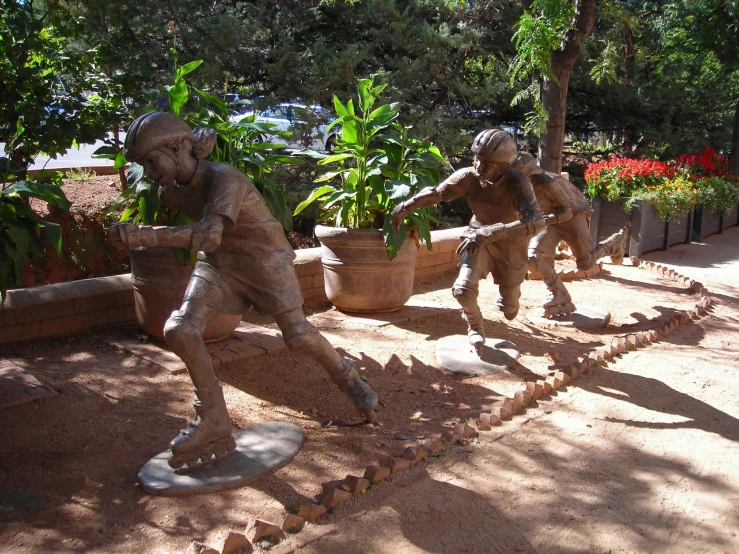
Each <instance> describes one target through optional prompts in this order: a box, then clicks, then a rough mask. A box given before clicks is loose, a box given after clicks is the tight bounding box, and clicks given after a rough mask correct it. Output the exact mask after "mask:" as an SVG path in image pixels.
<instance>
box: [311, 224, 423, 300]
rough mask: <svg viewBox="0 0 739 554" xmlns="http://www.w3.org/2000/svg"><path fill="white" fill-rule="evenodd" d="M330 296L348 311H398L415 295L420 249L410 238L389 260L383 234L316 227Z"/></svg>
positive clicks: (341, 228) (327, 290)
mask: <svg viewBox="0 0 739 554" xmlns="http://www.w3.org/2000/svg"><path fill="white" fill-rule="evenodd" d="M316 237H317V238H318V240H320V241H321V261H322V263H323V279H324V284H325V287H326V296H328V299H329V300H330V301H331V303H332V304H333V305H334V306H336V308H338V309H339V310H341V311H344V312H358V313H381V312H397V311H398V310H399V309H400V308H402V307H403V305H404V304H405V303H406V302H407V301H408V299H409V298H410V297H411V294H412V293H413V276H414V273H415V269H416V257H417V255H418V248H417V247H416V245H415V242H414V241H413V240H412V239H411V238H410V233H408V234H407V235H406V239H405V242H404V243H403V247H402V248H401V249H400V252H399V253H398V255H397V256H396V257H395V258H393V259H392V260H388V257H387V251H386V250H385V241H384V239H383V236H382V232H381V231H379V230H376V229H345V228H343V227H325V226H323V225H318V226H316Z"/></svg>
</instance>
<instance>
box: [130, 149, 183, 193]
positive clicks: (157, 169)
mask: <svg viewBox="0 0 739 554" xmlns="http://www.w3.org/2000/svg"><path fill="white" fill-rule="evenodd" d="M178 154H179V152H173V151H172V150H171V149H169V148H167V147H166V146H162V147H161V148H157V149H156V150H152V151H151V152H149V154H147V155H146V156H145V157H144V158H143V159H142V160H141V161H140V162H139V163H140V164H141V165H142V166H144V175H146V176H147V177H148V178H149V179H150V180H152V181H154V182H155V183H156V184H158V185H168V184H170V183H171V182H172V181H175V180H176V178H177V173H178V170H179V164H177V163H176V161H175V160H177V156H178Z"/></svg>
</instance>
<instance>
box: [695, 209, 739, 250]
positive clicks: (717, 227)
mask: <svg viewBox="0 0 739 554" xmlns="http://www.w3.org/2000/svg"><path fill="white" fill-rule="evenodd" d="M737 219H739V204H737V205H736V206H734V209H733V210H731V212H729V213H728V214H727V215H725V216H722V215H719V214H715V213H710V212H708V210H706V207H705V206H704V205H702V204H701V205H700V206H698V207H696V209H695V217H694V219H693V240H694V241H701V240H703V239H704V238H706V237H707V236H709V235H713V234H714V233H722V232H723V230H724V229H726V228H727V227H732V226H733V225H737V224H739V221H737Z"/></svg>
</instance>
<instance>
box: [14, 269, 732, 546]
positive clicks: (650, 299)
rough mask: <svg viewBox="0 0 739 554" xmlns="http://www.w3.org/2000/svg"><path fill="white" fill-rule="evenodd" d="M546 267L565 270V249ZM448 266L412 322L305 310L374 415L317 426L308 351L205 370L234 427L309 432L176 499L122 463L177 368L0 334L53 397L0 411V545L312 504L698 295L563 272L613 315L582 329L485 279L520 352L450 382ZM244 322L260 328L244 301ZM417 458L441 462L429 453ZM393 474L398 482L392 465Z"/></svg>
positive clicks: (63, 540) (219, 528)
mask: <svg viewBox="0 0 739 554" xmlns="http://www.w3.org/2000/svg"><path fill="white" fill-rule="evenodd" d="M558 265H559V268H560V269H564V268H568V267H572V262H571V261H562V262H558ZM454 278H455V275H454V274H453V273H449V274H446V275H443V276H441V277H440V278H438V279H436V280H433V281H429V282H425V283H420V284H417V286H416V289H415V291H414V294H415V297H416V298H418V299H420V300H424V301H426V302H430V303H433V305H436V306H443V307H447V309H446V310H445V311H443V312H442V313H435V314H434V315H430V316H428V317H423V318H420V319H416V320H413V321H410V322H403V323H399V324H391V325H386V326H382V327H375V326H368V325H360V324H352V325H349V324H342V323H341V322H336V321H332V320H330V319H327V318H325V317H321V313H322V312H323V311H326V310H330V309H331V308H330V307H329V306H322V307H319V308H318V309H317V310H316V311H315V312H312V313H310V314H309V319H310V320H311V321H312V322H313V323H314V324H315V325H316V326H318V327H319V328H320V330H321V331H322V332H323V333H324V334H325V336H326V337H327V338H328V339H329V340H330V341H331V342H332V343H333V344H334V345H335V346H336V347H338V348H339V349H340V350H341V351H342V352H344V353H345V354H346V355H347V356H349V357H351V358H352V359H354V360H355V364H356V367H357V368H358V370H359V372H360V373H361V375H363V376H365V378H366V379H367V382H368V384H369V385H371V386H372V387H373V388H374V389H375V390H376V391H377V392H378V393H379V395H380V397H381V398H382V399H383V401H384V405H385V406H384V409H383V411H382V413H381V422H382V426H381V427H371V426H358V427H327V428H323V427H322V426H321V423H322V422H323V421H324V420H326V419H328V418H338V419H342V420H345V421H356V419H357V418H356V414H355V413H354V410H353V408H352V406H351V405H350V403H349V402H348V400H347V399H346V398H345V397H344V395H343V394H341V393H339V391H338V390H337V389H336V387H335V386H334V385H333V384H332V383H331V382H330V379H329V378H328V376H327V375H326V374H325V373H324V372H323V370H322V369H321V368H320V367H319V366H317V364H315V363H313V362H311V361H309V360H307V359H298V358H296V357H295V356H293V355H292V354H291V353H289V352H287V351H285V352H282V353H278V354H271V355H268V356H262V357H259V358H251V359H248V360H244V361H240V362H233V363H230V364H224V365H222V366H220V367H218V368H217V369H216V375H217V377H218V378H219V379H220V380H221V382H222V383H223V384H224V389H225V395H226V400H227V403H228V405H229V408H230V412H231V417H232V420H233V423H234V425H235V426H236V427H237V428H245V427H247V426H249V425H253V424H256V423H260V422H264V421H289V422H292V423H295V424H297V425H299V426H300V427H301V428H302V429H303V430H304V432H305V434H306V437H307V441H306V443H305V446H304V447H303V449H302V451H301V452H300V453H299V454H298V456H297V458H296V459H295V461H294V462H293V463H292V464H290V465H289V466H287V467H286V468H283V469H281V470H279V471H278V472H276V473H274V474H273V475H271V476H269V477H266V478H264V479H262V480H260V481H258V482H257V483H256V484H254V485H253V486H250V487H247V488H243V489H240V490H235V491H230V492H223V493H219V494H207V495H202V496H193V497H191V498H188V499H186V500H184V499H177V498H161V497H154V496H149V495H147V494H145V493H143V492H142V491H141V489H140V487H139V486H138V484H137V481H136V474H137V472H138V470H139V469H140V468H141V466H142V465H143V464H144V463H145V462H146V461H147V460H148V459H149V458H151V457H152V456H154V455H156V454H157V453H159V452H161V451H163V450H164V449H166V447H167V444H168V442H169V440H170V439H172V438H173V437H174V436H175V435H176V434H177V432H178V431H179V429H181V428H182V427H183V426H184V425H185V424H186V423H187V420H188V418H189V417H190V416H191V415H192V407H191V402H192V399H193V395H192V385H191V382H190V380H189V378H188V376H187V374H181V375H171V374H169V373H168V372H167V371H165V370H163V369H162V368H160V367H159V366H156V365H154V364H151V363H149V362H146V361H144V360H143V359H141V358H138V357H135V356H133V355H130V354H127V353H124V352H121V351H118V350H116V349H114V348H112V347H110V346H109V345H108V344H107V343H106V342H105V341H104V340H102V337H103V336H104V335H105V333H113V334H115V333H119V332H120V330H100V331H96V332H87V333H81V334H77V335H74V336H70V337H67V338H61V339H56V340H46V341H43V342H41V341H38V342H27V343H14V344H9V345H3V346H2V348H0V358H5V359H8V360H10V361H11V362H13V363H15V364H17V365H19V366H21V367H23V368H24V369H26V370H27V371H28V372H30V373H31V374H33V375H34V376H36V377H37V378H38V379H39V380H41V381H42V382H43V383H45V384H47V385H49V386H51V387H53V388H54V389H56V390H57V391H59V393H60V395H59V396H58V397H57V398H54V399H50V400H45V401H41V402H37V403H31V404H26V405H23V406H18V407H14V408H12V409H6V410H3V411H0V440H1V441H2V444H3V456H2V458H1V459H0V476H2V483H3V486H2V490H0V508H2V509H0V544H2V545H3V551H5V552H9V553H13V554H30V553H37V552H63V553H72V552H89V553H96V552H100V553H102V552H105V553H111V552H120V553H129V552H141V553H157V554H163V553H164V552H170V553H174V552H180V551H183V550H184V549H185V548H186V547H187V545H188V544H189V543H190V541H192V540H194V539H197V540H202V541H205V542H207V543H210V544H216V543H217V542H218V538H219V536H222V535H223V534H224V533H225V532H227V531H229V530H235V531H239V532H242V531H243V528H244V525H245V524H246V521H247V518H248V517H249V516H259V515H260V514H263V513H264V512H265V511H266V510H268V509H270V508H281V509H287V510H294V509H296V508H297V507H298V506H299V505H300V504H301V503H310V502H314V501H315V499H316V498H317V495H319V494H320V491H321V486H320V484H321V483H323V482H326V481H330V480H335V479H343V478H344V477H345V476H346V475H347V474H353V475H362V474H363V473H364V469H365V467H366V466H367V465H368V464H371V463H373V462H375V461H377V460H378V459H379V458H380V457H382V456H387V455H396V456H397V455H400V454H401V453H402V452H403V449H404V448H405V447H406V446H409V445H414V444H419V443H421V442H423V439H424V438H425V437H438V435H439V434H440V433H441V432H443V431H445V430H448V429H449V428H450V426H451V425H452V424H455V423H458V422H460V421H465V420H468V419H473V418H477V417H478V416H479V414H480V412H482V411H485V410H489V409H490V408H491V407H492V406H493V405H494V404H495V403H496V401H498V400H500V399H501V398H502V396H503V395H511V394H513V392H514V391H515V390H518V389H519V388H520V386H521V383H522V382H523V381H529V380H532V379H538V378H543V377H545V376H547V375H548V374H549V373H550V372H551V371H552V370H555V369H560V368H565V367H567V366H568V365H570V364H572V363H573V362H575V361H576V360H577V358H578V356H580V355H581V354H583V353H584V352H586V351H590V350H592V349H594V348H596V347H598V346H601V345H604V344H607V343H610V341H611V339H612V338H613V337H615V336H625V335H626V334H629V333H634V332H637V331H640V330H647V329H652V328H657V327H658V326H660V325H662V324H664V323H665V322H667V321H668V320H669V319H670V318H671V317H672V316H673V314H674V313H675V311H676V310H679V309H689V308H691V307H692V306H693V305H694V304H695V300H696V298H695V296H693V295H690V294H689V293H688V292H687V291H686V290H685V289H682V288H680V287H678V286H676V285H675V284H674V283H673V282H671V281H668V280H666V279H663V278H661V277H657V276H656V275H655V274H654V273H652V272H648V271H644V270H640V269H637V268H634V267H629V266H621V267H616V266H605V268H604V270H603V272H602V273H601V276H600V277H599V278H596V279H591V280H587V281H576V282H568V283H567V287H568V289H569V291H570V292H571V294H572V297H573V299H574V301H575V302H576V303H585V304H590V305H595V306H600V307H602V308H604V309H606V310H608V311H610V313H611V324H610V325H609V326H608V327H606V328H604V329H597V330H591V331H588V332H585V331H579V330H573V329H558V328H547V329H544V328H538V327H535V326H533V325H531V324H530V323H528V322H527V319H526V313H527V312H528V311H529V310H531V309H533V308H536V307H537V306H539V305H540V304H541V302H542V301H543V300H544V298H545V297H546V294H547V290H546V288H545V286H544V285H543V284H542V283H541V282H540V281H527V282H525V283H524V285H523V295H522V299H521V312H520V313H519V316H518V318H517V319H516V320H515V321H513V322H510V323H509V322H506V321H505V320H504V319H503V318H502V317H501V315H500V314H499V312H498V311H497V310H496V309H495V306H494V303H495V299H496V297H497V290H496V289H495V288H494V286H493V284H492V282H491V281H490V280H486V281H484V282H483V283H482V284H481V295H480V299H481V307H482V310H483V313H484V315H485V317H486V325H487V330H488V336H490V337H497V338H502V339H506V340H509V341H511V342H513V343H514V344H515V345H516V346H517V347H518V348H519V350H520V352H521V357H520V358H519V360H518V362H517V363H516V364H515V365H514V366H513V368H512V369H511V370H510V371H508V372H504V373H500V374H497V375H488V376H484V377H474V378H468V379H460V378H458V377H455V376H453V375H452V374H450V373H448V372H446V371H444V370H442V369H441V368H440V366H439V364H438V363H437V361H436V356H435V344H436V341H437V339H439V338H440V337H444V336H447V335H453V334H464V333H466V326H465V323H464V321H463V320H462V319H461V317H460V311H459V309H458V308H457V307H456V303H455V301H454V299H453V298H452V296H451V294H450V287H451V285H452V283H453V281H454ZM246 319H247V320H248V321H250V322H252V323H255V324H260V325H266V326H271V327H274V324H273V323H272V322H271V321H270V320H267V319H262V318H259V317H257V316H256V315H255V314H254V313H249V314H247V317H246ZM564 394H567V393H564ZM727 394H728V393H727ZM533 409H536V408H533ZM658 440H659V439H658ZM663 440H665V441H670V440H673V438H672V436H671V435H668V436H666V437H665V438H664V439H663ZM482 441H483V442H482V447H484V448H494V446H493V445H492V444H490V442H489V439H486V438H485V437H484V436H483V438H482ZM566 444H569V443H563V444H562V445H561V451H559V452H558V455H559V456H560V457H561V458H562V459H572V460H575V459H578V456H579V451H577V450H576V449H575V448H574V447H572V446H571V447H570V451H567V447H566ZM673 446H674V445H673ZM593 447H594V448H595V445H593ZM685 448H686V449H690V448H692V445H690V444H685ZM427 463H428V464H429V465H430V466H433V465H434V464H439V463H443V458H436V459H431V460H430V461H429V462H427ZM393 480H394V481H398V480H400V481H402V476H401V477H396V478H394V479H393ZM393 486H395V485H394V484H393V483H387V484H380V485H378V486H376V487H373V489H372V490H370V491H369V492H368V493H367V494H366V495H362V496H359V497H356V498H355V499H353V500H351V501H349V502H348V503H346V504H345V505H342V506H341V507H339V508H337V509H336V510H335V512H334V513H335V515H340V514H342V513H345V512H346V510H351V511H353V512H357V511H360V510H361V509H362V507H363V506H370V505H371V503H372V502H373V499H375V500H376V499H377V498H378V495H382V494H383V492H382V491H383V490H386V488H387V487H393ZM460 509H468V508H460ZM469 509H473V508H472V507H470V508H469ZM422 521H423V522H425V523H423V524H424V525H426V526H428V528H427V529H426V530H425V531H424V530H422V529H421V530H420V532H424V533H428V534H433V533H435V532H436V529H434V528H433V527H434V526H435V525H437V524H438V522H437V523H434V522H433V520H432V519H424V520H422ZM419 524H421V523H419ZM586 525H587V524H586ZM478 531H480V530H478ZM450 532H451V533H453V532H454V531H453V530H450ZM590 532H591V534H592V533H593V530H591V531H590ZM483 535H484V533H483ZM481 536H482V535H481ZM290 540H293V539H290ZM514 546H515V545H514V544H511V545H510V547H511V548H510V549H509V551H512V550H513V549H514Z"/></svg>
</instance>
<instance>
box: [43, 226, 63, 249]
mask: <svg viewBox="0 0 739 554" xmlns="http://www.w3.org/2000/svg"><path fill="white" fill-rule="evenodd" d="M44 227H46V233H47V236H48V237H49V240H50V241H51V244H53V245H54V248H55V249H56V253H57V254H58V255H60V256H61V255H62V226H61V225H58V224H56V223H51V222H49V221H44Z"/></svg>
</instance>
